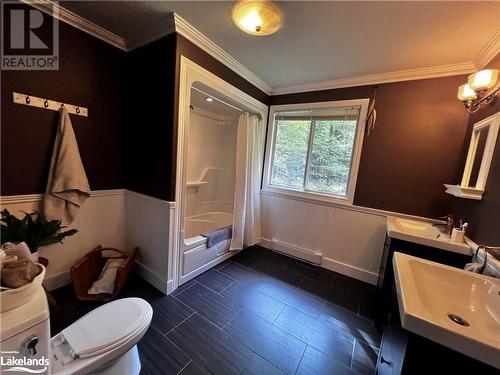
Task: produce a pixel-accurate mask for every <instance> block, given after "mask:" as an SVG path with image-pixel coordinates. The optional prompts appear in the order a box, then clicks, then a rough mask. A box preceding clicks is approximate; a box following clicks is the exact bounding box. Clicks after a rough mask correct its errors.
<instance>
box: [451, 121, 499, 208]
mask: <svg viewBox="0 0 500 375" xmlns="http://www.w3.org/2000/svg"><path fill="white" fill-rule="evenodd" d="M499 126H500V112H497V113H496V114H494V115H492V116H490V117H487V118H485V119H484V120H481V121H479V122H477V123H476V124H474V127H473V129H472V135H471V140H470V144H469V151H468V153H467V160H466V162H465V168H464V173H463V176H462V182H461V183H460V185H445V186H446V188H447V190H446V192H447V193H449V194H452V195H455V196H457V197H462V198H471V199H481V198H482V195H483V193H484V189H485V187H486V180H487V179H488V173H489V171H490V166H491V160H492V159H493V153H494V151H495V144H496V140H497V136H498V129H499Z"/></svg>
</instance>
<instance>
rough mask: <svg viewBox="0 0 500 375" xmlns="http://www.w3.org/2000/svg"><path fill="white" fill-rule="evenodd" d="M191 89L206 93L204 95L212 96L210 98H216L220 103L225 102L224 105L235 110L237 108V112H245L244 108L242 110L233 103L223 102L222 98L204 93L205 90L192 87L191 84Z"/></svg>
mask: <svg viewBox="0 0 500 375" xmlns="http://www.w3.org/2000/svg"><path fill="white" fill-rule="evenodd" d="M192 89H193V90H196V91H198V92H199V93H202V94H203V95H206V96H208V97H210V98H212V99H214V100H217V101H218V102H220V103H222V104H225V105H227V106H228V107H231V108H233V109H235V110H237V111H239V112H245V111H244V110H242V109H241V108H238V107H236V106H234V105H232V104H229V103H227V102H225V101H224V100H222V99H219V98H216V97H215V96H213V95H210V94H208V93H206V92H205V91H203V90H200V89H199V88H196V87H194V86H193V87H192Z"/></svg>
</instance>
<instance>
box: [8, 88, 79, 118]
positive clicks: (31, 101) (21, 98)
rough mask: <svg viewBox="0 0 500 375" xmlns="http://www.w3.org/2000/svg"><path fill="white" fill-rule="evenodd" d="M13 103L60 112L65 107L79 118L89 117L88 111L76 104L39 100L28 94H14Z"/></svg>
mask: <svg viewBox="0 0 500 375" xmlns="http://www.w3.org/2000/svg"><path fill="white" fill-rule="evenodd" d="M12 101H13V102H14V103H17V104H23V105H29V106H31V107H37V108H44V109H50V110H52V111H59V109H60V108H61V107H62V106H64V108H66V110H67V111H68V113H70V114H72V115H77V116H83V117H88V109H87V108H85V107H80V106H78V105H74V104H67V103H63V102H56V101H55V100H49V99H46V98H39V97H37V96H31V95H28V94H20V93H18V92H13V93H12Z"/></svg>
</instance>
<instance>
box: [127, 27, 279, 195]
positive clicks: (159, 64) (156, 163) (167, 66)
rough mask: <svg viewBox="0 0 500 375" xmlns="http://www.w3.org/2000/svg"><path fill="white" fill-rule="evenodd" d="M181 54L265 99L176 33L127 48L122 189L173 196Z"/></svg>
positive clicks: (259, 92)
mask: <svg viewBox="0 0 500 375" xmlns="http://www.w3.org/2000/svg"><path fill="white" fill-rule="evenodd" d="M181 55H183V56H186V57H187V58H189V59H190V60H192V61H194V62H195V63H197V64H199V65H201V66H203V67H204V68H205V69H207V70H209V71H211V72H212V73H214V74H215V75H217V76H219V77H221V78H222V79H224V80H225V81H227V82H229V83H230V84H232V85H234V86H236V87H238V88H239V89H240V90H242V91H244V92H246V93H248V94H249V95H251V96H252V97H254V98H256V99H258V100H260V101H263V102H264V103H267V102H268V100H269V97H268V96H267V95H266V94H265V93H263V92H262V91H260V90H259V89H258V88H256V87H255V86H253V85H251V84H250V83H248V82H247V81H246V80H244V79H243V78H241V77H240V76H239V75H238V74H236V73H235V72H233V71H232V70H231V69H229V68H227V67H226V66H225V65H223V64H222V63H220V62H219V61H217V60H215V59H214V58H213V57H211V56H210V55H209V54H207V53H206V52H204V51H203V50H201V49H200V48H198V47H197V46H195V45H194V44H193V43H191V42H190V41H188V40H187V39H185V38H184V37H182V36H180V35H178V34H171V35H168V36H166V37H164V38H162V39H160V40H158V41H156V42H153V43H151V44H148V45H146V46H144V47H141V48H139V49H137V50H134V51H132V52H130V53H129V54H128V55H127V57H126V61H127V64H126V66H127V68H126V69H127V77H129V78H128V82H127V84H128V89H127V103H128V104H127V109H126V110H127V136H126V139H127V141H126V144H127V146H126V149H127V151H126V161H127V169H128V170H127V182H126V186H127V188H129V189H131V190H134V191H137V192H140V193H143V194H147V195H151V196H154V197H157V198H161V199H165V200H174V199H175V172H176V170H175V169H176V148H177V147H176V146H177V143H176V142H177V141H176V139H177V113H178V93H179V81H178V77H179V70H180V57H181Z"/></svg>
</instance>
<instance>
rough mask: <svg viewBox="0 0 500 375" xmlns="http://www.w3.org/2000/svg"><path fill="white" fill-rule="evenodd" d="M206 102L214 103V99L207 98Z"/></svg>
mask: <svg viewBox="0 0 500 375" xmlns="http://www.w3.org/2000/svg"><path fill="white" fill-rule="evenodd" d="M205 100H206V101H207V102H213V101H214V98H211V97H210V96H207V97H206V98H205Z"/></svg>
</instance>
